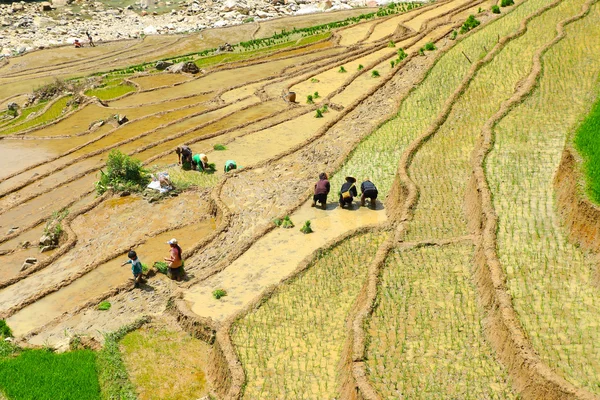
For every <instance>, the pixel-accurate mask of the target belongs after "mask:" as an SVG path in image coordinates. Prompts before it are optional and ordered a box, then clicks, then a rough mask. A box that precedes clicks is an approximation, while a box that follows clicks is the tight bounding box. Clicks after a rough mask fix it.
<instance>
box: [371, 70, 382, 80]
mask: <svg viewBox="0 0 600 400" xmlns="http://www.w3.org/2000/svg"><path fill="white" fill-rule="evenodd" d="M379 76H380V75H379V71H377V70H376V69H374V70H373V71H371V78H379Z"/></svg>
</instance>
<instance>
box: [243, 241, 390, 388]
mask: <svg viewBox="0 0 600 400" xmlns="http://www.w3.org/2000/svg"><path fill="white" fill-rule="evenodd" d="M384 239H385V235H384V234H372V233H368V234H363V235H361V236H357V237H353V238H350V239H347V240H345V241H343V242H342V243H340V244H339V245H337V246H335V247H333V248H332V249H330V250H326V251H322V252H319V253H318V255H317V256H316V259H315V260H314V261H313V262H311V265H310V266H309V267H308V269H307V270H306V271H305V272H303V273H301V274H300V275H299V276H298V277H296V278H294V279H293V280H291V281H290V282H287V283H285V284H283V285H281V286H280V287H279V288H278V289H277V290H276V292H275V293H274V294H273V295H272V297H270V298H269V299H268V300H267V301H265V302H264V303H263V304H261V306H260V308H259V309H258V310H256V311H254V312H252V313H251V314H248V315H247V316H245V317H243V318H241V319H240V320H238V321H237V322H236V323H235V324H234V326H233V328H232V339H233V343H234V345H235V349H236V352H237V353H238V356H239V358H240V360H241V362H242V365H243V367H244V373H245V376H246V385H245V391H244V396H243V398H245V399H277V398H279V399H291V398H312V399H331V398H338V396H339V393H338V389H339V384H340V382H339V380H338V374H339V363H340V357H341V352H342V348H343V347H344V343H345V341H346V339H347V338H346V333H347V327H346V319H347V318H348V313H349V311H350V308H351V307H352V305H353V303H354V301H355V300H356V296H357V295H358V293H359V291H360V288H361V287H362V285H363V283H364V280H365V278H366V273H367V267H368V265H369V263H370V262H371V260H372V259H373V257H374V256H375V254H376V252H377V248H378V246H379V244H380V243H382V242H383V240H384Z"/></svg>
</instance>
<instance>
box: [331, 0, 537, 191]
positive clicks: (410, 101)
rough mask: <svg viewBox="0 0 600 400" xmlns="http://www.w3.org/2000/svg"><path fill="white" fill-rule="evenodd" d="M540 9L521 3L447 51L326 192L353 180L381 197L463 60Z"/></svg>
mask: <svg viewBox="0 0 600 400" xmlns="http://www.w3.org/2000/svg"><path fill="white" fill-rule="evenodd" d="M540 3H543V2H541V1H534V0H529V1H527V2H525V3H524V4H523V5H521V6H519V7H517V8H516V9H515V10H514V11H512V12H510V13H507V15H506V16H504V17H503V18H501V19H499V20H497V21H494V22H492V23H491V24H490V25H489V27H487V28H486V29H483V30H480V31H478V32H475V33H474V34H473V35H471V36H468V37H466V38H464V39H463V40H461V41H460V42H459V43H457V44H456V46H455V47H453V48H452V49H450V50H449V51H448V52H447V53H446V54H445V55H444V56H443V57H442V58H441V59H440V60H439V61H438V62H437V63H436V65H435V66H434V67H433V68H432V69H431V70H430V71H429V72H428V74H427V78H426V79H425V81H424V82H423V83H422V84H420V85H419V86H418V87H417V88H415V89H414V90H413V91H412V92H411V93H410V95H409V96H408V97H407V98H406V99H405V100H404V101H403V102H402V104H401V105H400V109H399V110H398V114H397V116H396V117H394V118H393V119H391V120H390V121H388V122H386V123H385V124H383V125H382V126H381V127H380V128H379V129H377V130H376V131H375V132H373V133H372V134H371V135H369V136H368V137H367V138H366V139H365V140H364V141H363V142H362V143H360V144H359V145H358V146H357V148H356V149H355V150H354V151H353V152H352V153H351V155H350V156H349V159H348V161H347V163H346V164H345V165H344V166H343V167H342V168H341V170H340V172H339V173H337V174H336V175H335V176H334V177H333V178H332V186H333V187H334V188H339V187H341V185H342V183H343V180H344V177H345V176H348V175H352V176H355V177H356V178H358V179H359V180H360V179H362V178H364V177H370V178H371V180H372V181H373V182H374V183H375V184H376V185H377V187H378V189H379V193H380V197H381V198H383V197H384V196H386V195H387V194H388V193H389V191H390V188H391V187H392V183H393V181H394V178H395V176H396V170H397V168H398V163H399V161H400V157H401V154H402V151H403V150H404V149H405V148H406V147H407V146H408V144H409V143H410V142H412V141H413V140H414V139H415V138H417V137H418V136H419V134H420V133H421V132H423V131H424V130H426V129H427V127H428V126H429V125H431V123H433V121H434V120H435V118H436V117H437V115H438V114H439V113H440V111H441V110H442V107H443V106H444V102H445V101H446V99H447V98H448V97H449V96H450V95H451V94H452V92H453V91H454V90H455V89H456V87H457V86H458V85H459V84H460V82H461V80H462V78H463V76H464V75H465V73H466V72H467V71H468V70H469V68H470V66H471V64H470V63H469V62H468V61H467V60H466V58H465V56H464V54H467V55H468V56H469V57H471V59H473V58H476V57H477V55H479V54H480V53H481V52H482V49H483V48H487V49H491V48H492V47H493V46H494V45H495V44H496V43H497V41H498V36H500V37H502V36H505V35H507V34H509V33H511V32H513V31H515V30H517V29H518V27H519V23H520V22H521V20H522V19H524V18H525V17H526V16H527V15H529V14H531V13H532V12H534V11H535V10H536V9H538V8H539V7H540ZM457 40H460V37H459V38H458V39H457ZM463 53H464V54H463Z"/></svg>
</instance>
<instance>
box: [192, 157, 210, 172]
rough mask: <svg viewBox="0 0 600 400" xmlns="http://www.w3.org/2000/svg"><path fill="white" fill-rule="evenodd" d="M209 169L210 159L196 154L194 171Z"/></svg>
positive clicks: (193, 158)
mask: <svg viewBox="0 0 600 400" xmlns="http://www.w3.org/2000/svg"><path fill="white" fill-rule="evenodd" d="M207 168H208V157H207V156H206V154H194V156H193V157H192V169H194V170H198V171H206V169H207Z"/></svg>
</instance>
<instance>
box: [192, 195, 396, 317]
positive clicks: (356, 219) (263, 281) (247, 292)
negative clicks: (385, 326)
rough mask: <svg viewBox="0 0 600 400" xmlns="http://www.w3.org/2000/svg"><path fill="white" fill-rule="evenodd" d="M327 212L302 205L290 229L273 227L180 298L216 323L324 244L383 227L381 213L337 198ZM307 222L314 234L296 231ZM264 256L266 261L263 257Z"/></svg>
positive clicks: (282, 277) (195, 311)
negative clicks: (345, 205) (221, 293)
mask: <svg viewBox="0 0 600 400" xmlns="http://www.w3.org/2000/svg"><path fill="white" fill-rule="evenodd" d="M328 200H329V201H330V204H329V205H328V207H327V210H321V209H316V208H312V207H310V202H307V203H305V204H304V205H303V206H302V207H301V208H300V209H299V210H298V211H297V212H295V213H294V214H292V215H291V216H290V219H291V220H292V221H293V222H294V224H295V225H296V226H295V227H294V228H292V229H283V228H277V229H275V230H273V231H271V232H269V233H268V234H267V235H266V236H264V237H262V238H261V239H259V240H258V241H257V242H256V243H255V244H254V245H253V246H252V247H251V248H250V249H249V250H248V251H246V252H245V253H244V254H243V255H242V256H241V257H239V258H238V259H237V260H235V261H234V262H233V263H232V264H231V265H230V266H228V267H227V268H226V269H225V270H223V271H222V272H220V273H219V274H217V275H215V276H213V277H211V278H209V279H208V280H207V281H205V282H202V283H200V284H198V285H195V286H193V287H192V288H190V290H189V291H188V293H186V294H185V297H184V299H185V300H186V301H187V302H188V304H189V305H190V307H191V309H192V311H193V312H194V313H196V314H198V315H200V316H203V317H210V318H213V319H215V320H217V321H222V320H224V319H225V318H227V317H229V316H231V315H233V314H234V313H235V312H237V311H239V310H241V309H242V308H243V307H245V306H246V305H247V304H248V303H250V302H251V301H252V300H254V299H255V298H256V297H257V296H259V295H260V294H261V293H262V292H263V291H264V290H265V289H266V288H267V287H269V286H270V285H274V284H277V283H279V282H280V281H281V280H282V279H284V278H285V277H286V276H288V275H289V274H291V273H292V272H293V271H294V270H295V269H296V268H297V267H298V266H299V265H300V262H301V261H302V260H303V259H304V258H306V257H307V256H309V255H311V254H312V253H313V252H314V251H316V250H317V249H319V248H320V247H322V246H323V245H324V244H325V243H327V242H328V241H330V240H332V239H334V238H336V237H338V236H340V235H342V234H343V233H345V232H348V231H350V230H352V229H356V228H359V227H361V226H365V225H374V224H381V223H384V222H385V221H386V219H387V217H386V213H385V210H384V209H383V208H381V204H379V208H378V209H376V210H372V209H370V208H366V207H358V206H357V205H356V203H355V204H354V208H353V209H352V210H349V209H340V208H339V206H338V205H337V203H333V202H334V201H336V200H337V197H336V196H334V195H330V196H329V199H328ZM307 220H310V221H311V227H312V229H313V231H314V232H313V233H311V234H307V235H305V234H303V233H302V232H300V231H299V229H300V227H301V226H302V225H303V224H304V221H307ZM266 254H268V257H266V256H265V255H266ZM219 288H220V289H225V290H226V291H227V296H225V297H223V298H221V299H220V300H215V299H214V298H213V297H212V291H213V290H215V289H219Z"/></svg>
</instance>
